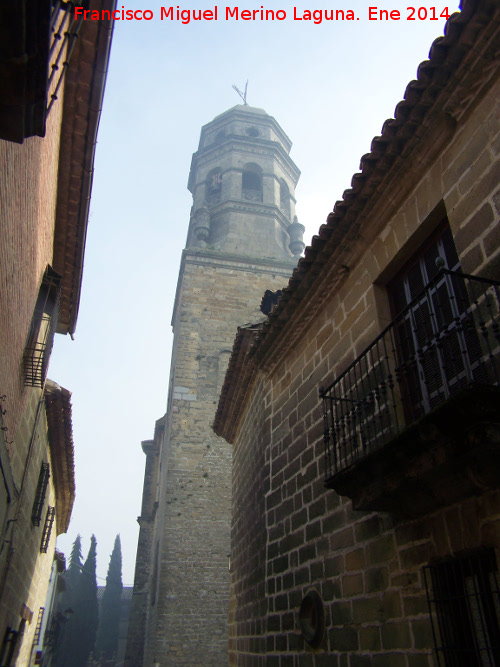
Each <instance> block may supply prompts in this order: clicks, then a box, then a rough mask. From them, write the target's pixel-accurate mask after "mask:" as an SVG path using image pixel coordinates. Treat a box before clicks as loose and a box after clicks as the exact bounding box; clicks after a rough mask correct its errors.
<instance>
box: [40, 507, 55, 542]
mask: <svg viewBox="0 0 500 667" xmlns="http://www.w3.org/2000/svg"><path fill="white" fill-rule="evenodd" d="M55 516H56V508H55V507H51V506H50V505H49V506H48V508H47V514H46V515H45V524H44V526H43V533H42V539H41V542H40V553H42V554H46V553H47V549H48V548H49V541H50V534H51V533H52V526H53V525H54V518H55Z"/></svg>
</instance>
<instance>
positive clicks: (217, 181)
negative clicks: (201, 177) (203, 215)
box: [206, 167, 222, 206]
mask: <svg viewBox="0 0 500 667" xmlns="http://www.w3.org/2000/svg"><path fill="white" fill-rule="evenodd" d="M221 193H222V169H221V168H220V167H216V168H215V169H212V171H211V172H210V173H209V174H208V177H207V182H206V197H207V204H208V205H209V206H213V205H214V204H218V203H219V202H220V198H221Z"/></svg>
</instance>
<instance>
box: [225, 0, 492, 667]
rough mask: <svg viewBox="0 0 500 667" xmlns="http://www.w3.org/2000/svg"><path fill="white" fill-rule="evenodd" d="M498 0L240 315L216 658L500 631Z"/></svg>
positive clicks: (434, 642)
mask: <svg viewBox="0 0 500 667" xmlns="http://www.w3.org/2000/svg"><path fill="white" fill-rule="evenodd" d="M499 21H500V13H499V7H498V3H496V2H491V1H490V0H472V1H467V2H464V6H463V8H462V11H461V13H458V14H455V15H453V16H452V17H451V18H450V20H449V21H448V23H447V27H446V34H445V36H444V37H442V38H439V39H437V40H436V41H435V42H434V43H433V45H432V48H431V51H430V56H429V60H428V61H425V62H423V63H422V64H421V65H420V67H419V69H418V78H417V80H416V81H413V82H411V83H410V84H409V85H408V87H407V90H406V94H405V99H404V101H402V102H400V103H399V104H398V106H397V108H396V114H395V118H394V119H391V120H388V121H386V122H385V124H384V126H383V129H382V134H381V136H380V137H375V139H374V140H373V142H372V145H371V150H370V152H369V153H368V154H366V155H364V156H363V158H362V159H361V172H360V173H359V174H355V175H354V177H353V179H352V188H351V189H350V190H347V191H346V192H345V193H344V196H343V199H342V201H339V202H337V204H336V205H335V208H334V211H333V212H332V213H331V214H330V215H329V216H328V219H327V222H326V224H325V225H323V226H322V227H321V228H320V230H319V233H318V236H315V237H314V238H313V241H312V244H311V246H310V247H308V248H306V250H305V256H304V258H302V259H301V260H300V261H299V264H298V267H297V269H296V270H295V271H294V274H293V277H292V279H291V280H290V283H289V285H288V287H287V288H285V289H284V291H283V293H282V296H281V298H280V301H279V303H278V305H277V306H276V307H275V309H274V310H273V311H272V312H271V314H270V316H269V317H268V319H267V320H266V321H265V322H264V323H261V324H257V325H255V326H248V327H241V328H240V329H239V331H238V334H237V337H236V340H235V343H234V346H233V351H232V355H231V359H230V361H229V365H228V372H227V374H226V378H225V381H224V385H223V389H222V393H221V399H220V402H219V407H218V412H217V416H216V419H215V423H214V428H215V431H216V433H218V434H219V435H220V436H223V437H224V438H226V440H227V441H228V442H230V443H233V445H234V452H233V494H232V495H233V509H232V533H231V595H230V605H231V615H230V656H229V658H230V659H229V664H230V665H238V666H243V665H244V666H246V667H249V666H252V667H255V666H262V667H263V666H264V665H265V666H266V667H275V666H276V667H284V666H285V665H286V666H287V667H288V666H292V665H293V666H294V667H299V666H300V667H304V666H307V665H316V667H317V666H319V665H329V666H336V667H340V666H350V667H355V666H356V667H358V666H361V665H380V666H382V665H384V666H385V665H391V667H400V666H401V667H417V666H419V667H423V666H430V665H446V666H449V665H473V664H474V665H479V664H481V665H487V664H496V663H497V662H498V641H497V640H498V637H499V636H500V635H499V633H500V630H499V628H500V622H499V621H500V616H499V611H498V610H499V587H498V563H499V562H500V561H499V558H500V532H499V529H500V476H499V474H498V470H499V466H498V463H499V451H500V450H499V445H500V440H499V436H500V419H499V414H500V412H499V407H500V403H499V399H500V396H499V391H500V390H499V375H498V369H499V352H500V348H499V347H498V344H499V342H498V338H497V333H496V332H498V324H499V312H500V310H499V307H500V302H499V299H498V295H499V291H498V290H499V287H500V283H499V282H498V280H499V279H500V270H499V267H500V261H499V260H500V243H499V239H500V236H499V224H498V223H499V216H500V190H499V183H500V178H499V176H500V162H499V153H500V132H499V130H500V123H499V121H500V114H499V106H498V105H499V99H500V79H499V59H498V43H499Z"/></svg>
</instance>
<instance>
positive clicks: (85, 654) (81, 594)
mask: <svg viewBox="0 0 500 667" xmlns="http://www.w3.org/2000/svg"><path fill="white" fill-rule="evenodd" d="M96 547H97V541H96V539H95V536H94V535H92V537H91V538H90V548H89V553H88V555H87V560H86V561H85V563H84V564H83V567H82V574H81V577H80V580H79V586H78V588H77V599H76V601H75V610H74V611H75V613H74V620H75V621H76V627H77V628H78V630H77V632H78V634H77V636H75V637H74V644H73V650H74V654H73V659H72V660H73V661H72V663H71V665H72V667H85V665H86V664H87V661H88V659H89V656H90V654H91V653H92V651H93V650H94V646H95V641H96V635H97V626H98V625H99V611H98V607H97V580H96V567H97V563H96V556H97V553H96Z"/></svg>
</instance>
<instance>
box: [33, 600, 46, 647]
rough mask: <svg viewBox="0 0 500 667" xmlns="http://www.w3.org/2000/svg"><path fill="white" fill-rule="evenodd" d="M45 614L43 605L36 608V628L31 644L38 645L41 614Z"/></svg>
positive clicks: (40, 630) (41, 620)
mask: <svg viewBox="0 0 500 667" xmlns="http://www.w3.org/2000/svg"><path fill="white" fill-rule="evenodd" d="M44 614H45V607H40V609H39V610H38V619H37V622H36V628H35V634H34V636H33V646H34V647H35V646H38V644H39V643H40V634H41V632H42V623H43V615H44Z"/></svg>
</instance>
